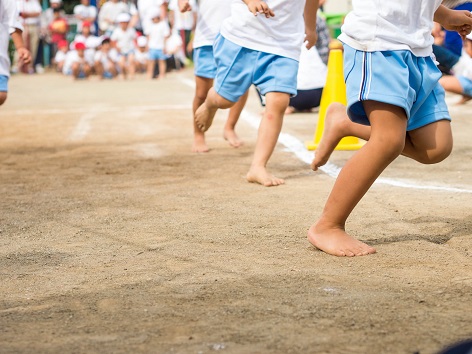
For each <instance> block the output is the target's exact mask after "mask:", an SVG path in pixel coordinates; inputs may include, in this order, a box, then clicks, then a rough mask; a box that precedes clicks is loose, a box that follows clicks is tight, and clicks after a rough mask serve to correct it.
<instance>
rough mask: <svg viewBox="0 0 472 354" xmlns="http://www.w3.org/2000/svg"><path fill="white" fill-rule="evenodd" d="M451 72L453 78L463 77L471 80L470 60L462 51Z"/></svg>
mask: <svg viewBox="0 0 472 354" xmlns="http://www.w3.org/2000/svg"><path fill="white" fill-rule="evenodd" d="M452 72H453V73H454V75H455V76H463V77H466V78H467V79H469V80H472V58H471V57H469V55H468V54H467V53H466V52H464V51H462V55H461V57H460V58H459V61H458V62H457V63H456V65H454V66H453V68H452Z"/></svg>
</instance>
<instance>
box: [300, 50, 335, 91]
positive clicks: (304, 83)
mask: <svg viewBox="0 0 472 354" xmlns="http://www.w3.org/2000/svg"><path fill="white" fill-rule="evenodd" d="M327 73H328V69H327V67H326V65H325V63H323V60H321V58H320V55H319V54H318V50H317V49H316V47H312V48H311V49H306V46H305V44H302V51H301V53H300V63H299V66H298V76H297V90H314V89H319V88H322V87H324V86H325V84H326V75H327Z"/></svg>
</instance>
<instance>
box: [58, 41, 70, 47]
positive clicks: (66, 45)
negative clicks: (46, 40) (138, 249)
mask: <svg viewBox="0 0 472 354" xmlns="http://www.w3.org/2000/svg"><path fill="white" fill-rule="evenodd" d="M68 46H69V44H68V43H67V41H66V40H62V41H59V42H58V43H57V47H58V48H64V47H68Z"/></svg>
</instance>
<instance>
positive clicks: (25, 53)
mask: <svg viewBox="0 0 472 354" xmlns="http://www.w3.org/2000/svg"><path fill="white" fill-rule="evenodd" d="M16 51H17V52H18V59H19V60H20V61H21V62H22V63H23V64H28V63H30V62H31V53H30V51H29V50H28V49H26V48H25V47H20V48H18V49H17V50H16Z"/></svg>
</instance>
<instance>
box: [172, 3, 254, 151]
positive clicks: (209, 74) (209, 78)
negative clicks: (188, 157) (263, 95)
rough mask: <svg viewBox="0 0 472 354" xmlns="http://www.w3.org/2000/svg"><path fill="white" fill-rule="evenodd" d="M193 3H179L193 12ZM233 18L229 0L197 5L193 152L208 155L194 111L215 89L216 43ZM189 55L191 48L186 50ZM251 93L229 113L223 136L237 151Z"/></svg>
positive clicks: (192, 42) (194, 56)
mask: <svg viewBox="0 0 472 354" xmlns="http://www.w3.org/2000/svg"><path fill="white" fill-rule="evenodd" d="M195 5H196V4H195V1H193V0H179V6H180V11H181V12H186V11H192V10H193V8H194V7H195ZM230 15H231V7H230V0H202V1H200V3H199V5H198V11H197V24H196V28H195V33H194V34H195V36H194V38H193V40H192V41H191V42H190V47H192V48H193V51H194V52H193V60H194V64H195V70H194V73H195V84H196V85H195V96H194V98H193V107H192V109H193V118H194V119H193V145H192V151H193V152H198V153H200V152H202V153H205V152H208V151H210V149H209V148H208V146H207V144H206V141H205V134H204V133H203V132H202V131H200V129H198V127H197V123H196V121H195V112H196V110H197V108H198V107H200V106H201V104H202V103H203V102H204V101H205V99H206V97H207V95H208V91H209V90H210V88H211V87H212V86H213V79H214V78H215V75H216V63H215V58H214V56H213V43H214V42H215V38H216V36H217V35H218V33H219V32H220V28H221V24H222V23H223V21H224V20H225V19H226V18H228V17H229V16H230ZM187 49H188V51H189V52H190V51H191V49H190V48H187ZM247 96H248V93H247V92H246V94H244V95H243V96H242V97H241V98H240V99H239V101H238V103H237V104H235V105H234V106H233V107H232V108H231V109H230V111H229V114H228V119H227V120H226V124H225V127H224V130H223V137H224V138H225V139H226V140H227V141H228V142H229V144H230V145H231V146H233V147H235V148H237V147H239V146H241V145H242V141H241V140H240V139H239V137H238V136H237V135H236V132H235V126H236V123H237V122H238V119H239V116H240V114H241V112H242V110H243V108H244V106H245V104H246V101H247Z"/></svg>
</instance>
